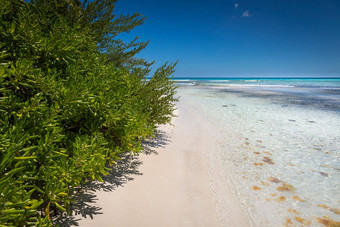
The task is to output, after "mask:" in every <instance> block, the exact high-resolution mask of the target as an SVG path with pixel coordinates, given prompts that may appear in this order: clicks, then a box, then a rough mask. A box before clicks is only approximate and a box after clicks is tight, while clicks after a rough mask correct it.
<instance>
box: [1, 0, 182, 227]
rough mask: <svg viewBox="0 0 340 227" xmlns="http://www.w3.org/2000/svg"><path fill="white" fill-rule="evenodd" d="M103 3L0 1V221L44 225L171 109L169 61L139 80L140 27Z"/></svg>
mask: <svg viewBox="0 0 340 227" xmlns="http://www.w3.org/2000/svg"><path fill="white" fill-rule="evenodd" d="M143 21H144V18H142V17H141V16H140V15H138V14H134V15H131V16H120V17H117V16H116V15H115V14H114V1H112V0H95V1H79V0H55V1H49V0H32V1H24V0H0V225H5V226H30V225H39V226H45V225H47V226H48V225H51V221H50V219H51V217H50V216H51V215H54V214H55V213H57V211H58V210H59V212H66V211H67V210H68V206H69V204H70V202H71V200H72V188H74V187H76V186H79V185H80V184H82V183H84V182H85V181H87V180H99V181H101V180H102V178H101V176H102V175H106V174H108V173H107V170H108V168H109V167H110V166H112V167H113V168H114V166H115V163H116V161H117V159H119V155H120V154H121V153H124V152H132V153H138V152H140V151H141V150H142V146H141V143H142V141H143V139H145V138H147V137H149V136H152V135H153V134H154V133H155V130H156V126H157V124H165V123H168V122H169V121H170V119H171V117H172V116H173V110H174V102H175V101H177V99H176V98H175V97H174V95H175V88H176V87H175V85H174V84H173V82H172V81H171V80H170V77H171V75H172V74H173V72H174V66H175V64H170V65H167V64H166V65H164V66H163V67H161V68H159V69H158V70H157V71H156V72H155V73H154V75H153V77H152V79H150V80H149V81H147V80H146V78H145V76H146V75H148V73H149V72H150V68H149V67H150V65H151V64H149V63H148V62H146V61H145V60H144V59H138V58H136V54H137V53H138V52H140V51H141V50H142V49H143V48H144V47H145V46H146V45H147V42H138V40H137V39H135V40H133V41H132V42H130V43H124V42H123V41H122V40H119V39H118V38H117V36H118V35H119V34H120V33H122V32H128V31H130V30H131V29H133V28H134V27H135V26H138V25H140V24H142V23H143Z"/></svg>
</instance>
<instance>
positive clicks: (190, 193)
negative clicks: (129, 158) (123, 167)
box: [69, 102, 254, 227]
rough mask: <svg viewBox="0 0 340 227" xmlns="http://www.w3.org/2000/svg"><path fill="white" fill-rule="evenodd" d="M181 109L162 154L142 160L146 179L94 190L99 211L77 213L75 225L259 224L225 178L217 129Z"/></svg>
mask: <svg viewBox="0 0 340 227" xmlns="http://www.w3.org/2000/svg"><path fill="white" fill-rule="evenodd" d="M177 107H178V112H177V114H178V117H177V118H176V119H174V124H175V127H171V126H167V127H164V131H165V134H162V136H163V138H162V140H161V142H159V143H158V146H157V147H156V148H154V150H155V152H157V154H150V155H145V154H141V155H140V156H139V157H138V160H140V161H141V162H142V164H141V165H140V166H138V167H137V168H138V171H137V172H138V173H142V175H134V174H132V175H131V177H132V178H134V179H133V180H130V181H128V182H124V184H123V185H122V186H121V187H116V186H112V187H111V189H113V190H96V191H94V192H93V195H92V198H91V207H92V208H93V207H95V208H96V212H93V213H92V214H91V213H90V212H89V213H90V214H89V213H86V212H78V213H80V214H78V215H74V216H73V224H74V225H79V226H238V227H241V226H253V225H254V224H253V222H252V220H251V219H250V218H249V216H248V214H247V213H246V212H245V211H244V210H243V209H242V208H241V206H240V203H239V201H238V200H237V198H236V196H235V192H234V191H233V189H231V187H230V185H228V183H227V182H228V181H227V179H225V176H223V175H222V174H221V171H220V170H221V168H222V167H220V166H219V160H218V159H219V156H218V154H217V149H216V146H217V144H218V141H217V137H216V134H214V128H213V127H212V125H210V124H209V122H208V121H207V120H205V119H202V118H201V117H200V116H199V115H198V114H197V113H196V111H195V110H192V109H189V108H188V107H186V106H185V105H184V104H183V103H182V102H180V103H178V105H177ZM115 183H116V182H115ZM106 184H107V183H106ZM69 224H72V222H70V223H69Z"/></svg>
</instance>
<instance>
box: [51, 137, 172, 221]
mask: <svg viewBox="0 0 340 227" xmlns="http://www.w3.org/2000/svg"><path fill="white" fill-rule="evenodd" d="M168 142H169V136H168V134H167V133H165V132H164V131H158V132H157V134H156V135H155V138H151V139H149V140H148V141H144V142H143V148H144V151H143V152H142V153H143V154H146V155H152V154H156V155H157V154H158V153H157V152H156V150H155V149H157V148H161V147H164V146H165V145H166V144H167V143H168ZM141 164H142V161H140V160H139V159H138V156H136V155H131V154H130V153H125V154H122V155H121V160H119V161H118V162H117V166H116V167H115V168H113V169H112V170H111V171H109V173H110V174H109V175H108V176H104V177H102V178H103V180H104V182H98V181H89V182H87V183H86V184H84V185H81V186H80V187H79V188H77V189H76V192H75V194H74V196H73V199H74V202H73V203H72V204H71V205H70V215H66V214H63V215H57V216H56V217H55V218H54V220H53V225H54V226H60V227H64V226H79V223H78V222H79V221H80V219H81V218H80V217H79V216H80V215H81V216H82V218H91V219H93V217H94V216H95V215H100V214H102V212H101V209H102V208H101V207H99V206H97V205H96V201H97V200H98V199H97V196H96V195H95V192H96V191H98V190H103V191H106V192H112V191H114V190H115V189H116V188H118V187H123V186H124V185H125V184H126V183H127V182H128V181H131V180H133V179H134V176H137V175H143V173H141V172H140V171H139V170H138V167H139V166H140V165H141Z"/></svg>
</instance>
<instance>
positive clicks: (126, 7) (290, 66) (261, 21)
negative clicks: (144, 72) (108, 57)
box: [116, 0, 340, 77]
mask: <svg viewBox="0 0 340 227" xmlns="http://www.w3.org/2000/svg"><path fill="white" fill-rule="evenodd" d="M134 12H139V13H141V14H143V15H145V16H146V17H147V20H146V22H145V24H143V25H142V26H140V27H138V28H135V29H134V30H133V32H131V33H129V34H128V35H124V36H122V38H123V39H131V38H133V37H135V36H140V39H141V40H150V41H151V43H150V45H149V46H148V47H147V48H146V49H145V50H144V51H143V52H142V53H141V54H140V55H139V56H140V57H143V58H146V59H148V60H150V61H151V60H155V61H156V64H155V65H154V67H157V66H159V65H161V64H162V63H164V62H166V61H170V62H172V61H176V60H179V63H178V66H177V69H176V73H175V76H176V77H340V0H308V1H307V0H256V1H255V0H242V1H241V0H238V1H229V0H209V1H207V0H206V1H203V0H196V1H195V0H182V1H180V0H172V1H170V0H158V1H156V0H143V1H140V0H118V2H117V4H116V13H123V14H128V13H130V14H132V13H134Z"/></svg>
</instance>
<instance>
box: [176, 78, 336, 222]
mask: <svg viewBox="0 0 340 227" xmlns="http://www.w3.org/2000/svg"><path fill="white" fill-rule="evenodd" d="M174 80H176V81H177V83H178V85H179V88H178V95H179V96H180V99H181V103H182V105H185V106H187V107H188V108H191V109H193V110H196V111H197V113H198V114H200V115H201V116H202V117H203V118H204V119H207V120H208V121H209V122H211V123H212V124H213V125H214V127H215V128H216V136H217V137H218V138H222V139H221V146H220V149H219V150H218V153H219V156H220V160H221V162H222V163H223V165H224V166H225V172H224V173H223V174H225V176H226V178H228V179H230V181H232V185H234V187H235V190H236V194H237V196H238V198H239V200H240V202H241V204H242V206H243V207H244V209H246V210H247V212H248V213H249V215H250V216H251V217H252V218H253V220H254V222H255V223H256V224H257V225H258V226H301V225H302V226H324V225H323V223H331V224H333V225H334V226H337V225H339V223H340V193H339V190H340V79H286V78H285V79H260V78H243V79H230V78H227V79H221V78H175V79H174ZM207 152H209V151H207ZM329 226H332V225H329Z"/></svg>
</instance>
